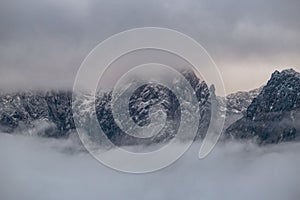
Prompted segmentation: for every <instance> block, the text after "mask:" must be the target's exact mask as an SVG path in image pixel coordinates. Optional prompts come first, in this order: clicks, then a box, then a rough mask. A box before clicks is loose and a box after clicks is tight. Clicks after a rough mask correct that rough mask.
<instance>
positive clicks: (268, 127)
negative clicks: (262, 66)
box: [226, 69, 300, 144]
mask: <svg viewBox="0 0 300 200" xmlns="http://www.w3.org/2000/svg"><path fill="white" fill-rule="evenodd" d="M299 122H300V74H299V73H298V72H296V71H294V70H293V69H288V70H283V71H282V72H279V71H275V72H274V73H273V74H272V76H271V79H270V80H269V81H268V83H267V85H266V86H265V87H264V88H263V89H262V91H261V92H260V94H259V95H258V96H257V98H254V100H253V101H252V103H251V104H250V105H249V107H248V108H247V111H246V114H245V116H244V117H243V118H241V119H240V120H238V121H237V122H235V123H234V124H232V125H231V126H230V127H229V128H228V129H227V130H226V135H230V136H231V137H233V138H236V139H255V140H256V141H257V142H258V143H260V144H266V143H278V142H282V141H291V140H295V139H296V138H298V137H299V134H300V125H299Z"/></svg>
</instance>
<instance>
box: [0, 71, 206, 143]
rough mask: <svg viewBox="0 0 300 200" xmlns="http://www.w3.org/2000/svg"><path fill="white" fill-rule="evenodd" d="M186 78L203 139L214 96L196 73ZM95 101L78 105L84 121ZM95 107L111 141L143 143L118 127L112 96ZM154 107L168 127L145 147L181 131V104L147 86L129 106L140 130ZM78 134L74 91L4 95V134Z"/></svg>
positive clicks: (0, 115) (0, 102)
mask: <svg viewBox="0 0 300 200" xmlns="http://www.w3.org/2000/svg"><path fill="white" fill-rule="evenodd" d="M182 75H183V76H184V77H185V78H186V79H187V80H188V82H189V83H190V85H191V86H192V88H193V89H194V91H195V94H196V96H197V99H198V102H199V105H197V106H199V107H200V115H201V122H200V124H201V126H200V129H199V133H198V137H203V135H204V134H205V132H206V131H205V129H206V128H207V127H208V124H209V121H208V120H206V119H209V118H210V117H209V116H210V107H209V105H207V104H208V99H209V96H210V92H209V89H208V87H207V85H206V83H205V82H204V81H201V80H200V79H199V78H198V77H197V76H196V75H195V73H194V72H193V71H183V72H182ZM174 81H176V80H174ZM178 87H180V85H178ZM93 99H94V98H91V97H89V96H88V97H87V98H86V99H82V100H81V101H79V102H75V104H76V105H77V106H79V108H80V109H81V111H82V113H83V115H84V116H82V117H83V118H84V119H85V118H86V119H89V116H90V115H91V111H92V110H93V109H91V106H92V105H93V103H92V101H93ZM186 103H188V102H186ZM95 104H96V116H97V118H98V120H99V124H100V126H101V128H102V130H103V131H104V132H105V134H106V135H107V136H108V138H110V139H111V140H112V141H113V142H114V143H116V144H118V145H122V144H135V143H137V142H140V141H137V140H135V139H133V138H132V137H130V136H128V135H126V134H124V133H123V132H122V130H121V129H120V128H119V127H118V125H117V124H116V122H115V120H114V118H113V115H112V111H111V105H110V104H111V92H104V93H99V95H97V97H96V100H95ZM154 105H160V106H162V107H163V108H164V109H165V110H166V114H167V122H166V126H165V127H164V129H163V132H162V133H161V134H159V135H158V136H156V137H154V138H152V139H151V141H150V140H149V141H145V140H144V141H142V142H143V143H148V142H149V143H150V142H153V140H154V141H155V142H159V141H163V140H166V139H168V138H172V137H173V136H174V134H175V132H174V131H176V130H177V128H178V124H179V120H180V112H179V102H178V100H177V98H176V96H175V95H174V94H173V93H172V91H170V90H169V89H167V88H164V87H163V86H161V85H157V84H146V85H143V86H142V87H140V88H138V89H137V90H136V91H135V92H134V94H133V95H132V97H131V98H130V103H129V105H128V106H129V113H130V116H131V118H132V120H133V121H134V122H135V123H136V124H137V125H139V126H144V125H148V124H149V123H151V121H150V118H149V111H150V108H151V107H152V106H154ZM191 112H193V111H191ZM91 127H92V126H91ZM86 128H90V127H86ZM74 130H75V123H74V119H73V114H72V92H70V91H46V92H41V91H26V92H15V93H10V94H8V93H6V94H1V95H0V132H5V133H14V132H18V133H21V134H28V135H41V136H45V137H56V138H60V137H68V135H69V134H70V133H71V132H72V131H74ZM199 135H200V136H199Z"/></svg>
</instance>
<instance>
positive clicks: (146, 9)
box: [0, 0, 300, 92]
mask: <svg viewBox="0 0 300 200" xmlns="http://www.w3.org/2000/svg"><path fill="white" fill-rule="evenodd" d="M299 10H300V2H299V1H297V0H286V1H279V0H272V1H271V0H269V1H260V0H254V1H238V0H229V1H227V0H226V1H216V0H204V1H202V0H185V1H181V0H152V1H141V0H133V1H129V0H122V1H121V0H110V1H108V0H107V1H103V0H102V1H101V0H86V1H80V0H61V1H58V0H54V1H53V0H28V1H22V0H2V1H1V2H0V88H1V89H16V88H31V87H71V86H72V83H73V81H74V77H75V74H76V71H77V69H78V68H79V66H80V63H81V62H82V61H83V59H84V58H85V56H86V55H87V54H88V52H89V51H90V50H91V49H92V48H94V46H96V45H97V44H98V43H99V42H101V41H103V40H104V39H106V38H107V37H109V36H111V35H112V34H115V33H118V32H120V31H124V30H127V29H130V28H135V27H144V26H159V27H166V28H172V29H175V30H178V31H181V32H183V33H185V34H187V35H189V36H191V37H193V38H195V39H196V40H197V41H198V42H199V43H201V44H202V45H203V46H204V47H205V48H206V49H207V51H208V52H209V53H210V54H211V56H212V58H213V59H214V60H215V62H216V64H217V65H218V67H219V68H220V70H221V73H222V75H223V79H224V82H225V86H226V89H227V92H233V91H236V90H248V89H252V88H255V87H258V86H260V85H261V84H263V83H264V82H265V81H267V80H268V78H269V77H270V73H272V72H273V71H274V70H275V69H282V68H287V67H289V68H290V67H293V68H295V69H297V67H299V68H298V70H300V57H299V54H300V21H299V18H300V12H299Z"/></svg>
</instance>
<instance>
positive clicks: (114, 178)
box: [0, 134, 300, 200]
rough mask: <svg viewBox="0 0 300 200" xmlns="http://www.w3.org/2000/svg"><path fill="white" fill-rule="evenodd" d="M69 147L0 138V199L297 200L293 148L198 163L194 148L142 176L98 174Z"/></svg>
mask: <svg viewBox="0 0 300 200" xmlns="http://www.w3.org/2000/svg"><path fill="white" fill-rule="evenodd" d="M73 145H74V143H73V142H72V141H70V140H55V139H41V138H37V137H28V136H27V137H26V136H20V135H7V134H0V160H1V166H0V199H9V200H14V199H24V200H27V199H28V200H35V199H36V200H40V199H45V200H54V199H66V200H68V199H70V200H76V199H78V200H79V199H89V200H93V199H97V200H98V199H149V200H150V199H151V200H153V199H157V200H159V199H174V200H177V199H178V200H181V199H187V200H189V199H192V200H194V199H202V200H220V199H222V200H236V199H238V200H240V199H243V200H254V199H255V200H282V199H286V200H298V199H299V198H300V191H299V185H300V177H299V173H300V157H299V153H300V143H286V144H280V145H274V146H266V147H257V146H256V145H253V144H251V143H248V144H241V143H231V142H229V143H226V144H219V145H217V147H216V148H215V149H214V151H213V152H212V153H211V154H210V155H209V156H208V157H206V158H205V159H204V160H198V159H197V151H198V147H199V144H195V145H194V146H193V147H192V148H191V150H190V151H188V152H187V153H186V154H185V155H184V156H183V157H182V158H181V159H179V160H178V161H177V162H176V163H175V164H173V165H171V166H170V167H168V168H165V169H163V170H160V171H158V172H155V173H149V174H142V175H132V174H124V173H120V172H116V171H114V170H111V169H109V168H107V167H104V166H103V165H101V164H100V163H98V162H97V161H96V160H94V159H93V158H92V157H91V156H90V155H89V154H86V153H84V152H80V151H77V150H78V149H77V146H73ZM66 150H67V151H66ZM71 152H73V153H71Z"/></svg>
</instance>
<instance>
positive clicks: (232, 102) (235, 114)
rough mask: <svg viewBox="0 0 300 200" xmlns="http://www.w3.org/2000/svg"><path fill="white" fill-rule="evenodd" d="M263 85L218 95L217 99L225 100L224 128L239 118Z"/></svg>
mask: <svg viewBox="0 0 300 200" xmlns="http://www.w3.org/2000/svg"><path fill="white" fill-rule="evenodd" d="M262 88H263V87H260V88H257V89H254V90H250V91H249V92H246V91H239V92H236V93H232V94H229V95H227V96H226V97H225V98H224V97H218V98H217V99H218V101H223V102H226V119H225V125H224V128H225V129H226V128H228V127H229V126H230V125H231V124H233V123H234V122H236V121H237V120H239V119H241V118H242V117H243V116H244V115H245V114H246V110H247V108H248V106H249V105H250V104H251V102H252V101H253V99H254V98H255V97H257V96H258V95H259V93H260V92H261V90H262Z"/></svg>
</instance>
